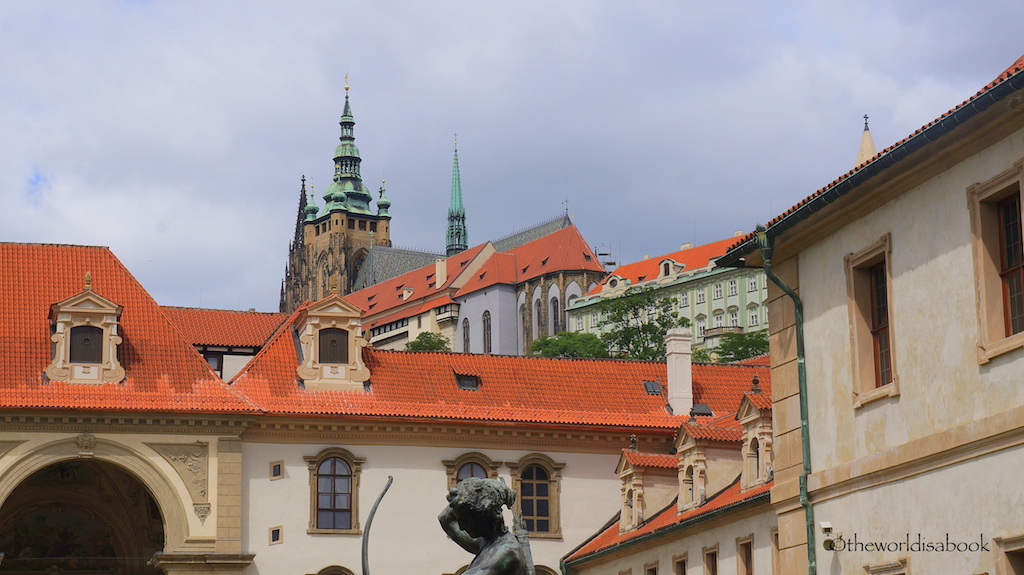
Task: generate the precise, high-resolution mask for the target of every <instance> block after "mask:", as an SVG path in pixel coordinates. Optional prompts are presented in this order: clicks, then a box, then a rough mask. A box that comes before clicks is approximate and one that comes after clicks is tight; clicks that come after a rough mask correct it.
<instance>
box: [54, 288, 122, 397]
mask: <svg viewBox="0 0 1024 575" xmlns="http://www.w3.org/2000/svg"><path fill="white" fill-rule="evenodd" d="M120 316H121V306H119V305H117V304H116V303H114V302H112V301H110V300H108V299H107V298H105V297H103V296H101V295H99V294H97V293H95V292H93V291H92V275H91V274H89V273H86V274H85V287H84V288H83V289H82V292H81V293H79V294H78V295H75V296H72V297H70V298H68V299H66V300H64V301H61V302H58V303H56V304H54V305H53V307H52V308H51V309H50V325H51V326H52V329H53V334H52V335H51V336H50V340H51V341H52V342H53V357H52V358H51V360H50V365H48V366H47V367H46V377H48V378H49V379H51V380H54V381H68V382H70V383H93V384H100V383H116V382H119V381H121V380H123V379H124V368H123V367H121V363H120V361H119V360H118V357H117V346H118V345H120V344H121V336H120V335H119V334H118V323H117V322H118V318H119V317H120ZM76 329H87V330H89V331H93V332H96V336H97V337H98V339H99V340H100V341H93V340H95V339H96V337H90V336H85V337H82V338H81V339H75V338H73V337H72V332H73V331H75V330H76ZM73 345H74V346H79V345H89V346H98V347H99V348H100V350H99V355H98V356H95V357H90V358H89V359H88V360H84V359H82V358H80V357H75V356H76V355H77V354H76V353H73V352H72V346H73Z"/></svg>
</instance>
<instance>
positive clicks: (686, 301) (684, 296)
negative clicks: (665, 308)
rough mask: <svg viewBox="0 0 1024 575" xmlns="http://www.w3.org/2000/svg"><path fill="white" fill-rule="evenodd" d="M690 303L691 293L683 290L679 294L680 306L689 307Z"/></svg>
mask: <svg viewBox="0 0 1024 575" xmlns="http://www.w3.org/2000/svg"><path fill="white" fill-rule="evenodd" d="M689 305H690V294H689V293H687V292H683V293H681V294H679V307H689Z"/></svg>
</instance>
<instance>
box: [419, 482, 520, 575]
mask: <svg viewBox="0 0 1024 575" xmlns="http://www.w3.org/2000/svg"><path fill="white" fill-rule="evenodd" d="M515 500H516V494H515V492H514V491H512V490H511V489H510V488H509V487H508V486H507V485H505V484H504V483H502V482H500V481H497V480H495V479H479V478H476V477H471V478H469V479H464V480H462V481H460V482H459V483H458V485H456V486H455V487H452V488H450V489H449V490H448V506H447V507H445V508H444V510H443V511H441V514H440V515H439V516H438V517H437V520H438V521H440V522H441V528H442V529H444V531H445V533H447V534H448V536H449V537H451V538H452V540H454V541H455V542H456V543H458V544H459V546H460V547H462V548H463V549H465V550H466V551H469V552H470V553H473V554H474V555H476V557H475V558H473V562H472V563H470V564H469V568H468V569H466V571H465V572H464V573H463V575H529V574H531V573H532V572H533V569H532V565H531V561H530V557H529V547H528V544H527V545H524V544H523V543H522V542H521V541H520V539H517V537H516V535H514V534H512V533H510V532H509V530H508V527H506V526H505V518H504V517H503V516H502V507H505V506H507V507H509V508H510V509H511V508H512V504H513V503H514V502H515ZM524 539H525V537H524Z"/></svg>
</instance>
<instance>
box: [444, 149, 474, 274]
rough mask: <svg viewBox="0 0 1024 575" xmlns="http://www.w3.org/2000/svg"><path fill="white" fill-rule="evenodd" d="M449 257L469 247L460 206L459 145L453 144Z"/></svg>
mask: <svg viewBox="0 0 1024 575" xmlns="http://www.w3.org/2000/svg"><path fill="white" fill-rule="evenodd" d="M447 240H448V242H447V246H448V247H447V249H446V250H445V251H446V252H447V254H448V255H449V256H453V255H455V254H457V253H459V252H461V251H465V250H466V248H467V247H468V246H469V232H467V231H466V209H465V208H464V207H463V206H462V177H461V175H460V174H459V145H458V142H456V144H455V159H454V161H453V162H452V198H451V202H450V203H449V205H448V238H447Z"/></svg>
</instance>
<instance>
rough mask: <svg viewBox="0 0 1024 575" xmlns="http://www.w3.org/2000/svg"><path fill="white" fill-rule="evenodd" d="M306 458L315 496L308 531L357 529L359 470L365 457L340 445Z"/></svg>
mask: <svg viewBox="0 0 1024 575" xmlns="http://www.w3.org/2000/svg"><path fill="white" fill-rule="evenodd" d="M305 459H306V463H307V464H308V466H309V473H310V491H311V499H312V506H311V512H310V520H309V532H310V533H340V532H344V533H352V532H358V531H359V506H358V494H359V473H360V471H361V469H362V464H363V461H365V460H364V459H363V458H361V457H358V458H357V457H353V456H352V454H351V453H349V452H348V451H346V450H344V449H337V448H332V449H327V450H324V451H322V452H321V453H320V454H319V455H317V456H307V457H306V458H305Z"/></svg>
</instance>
